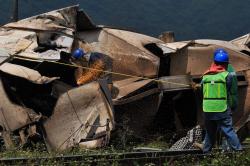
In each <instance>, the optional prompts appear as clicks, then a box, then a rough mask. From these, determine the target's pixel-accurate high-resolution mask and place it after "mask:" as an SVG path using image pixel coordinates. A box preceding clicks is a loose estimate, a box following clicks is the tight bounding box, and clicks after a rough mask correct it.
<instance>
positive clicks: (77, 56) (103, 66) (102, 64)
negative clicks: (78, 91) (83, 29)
mask: <svg viewBox="0 0 250 166" xmlns="http://www.w3.org/2000/svg"><path fill="white" fill-rule="evenodd" d="M72 62H73V63H75V64H77V65H79V66H83V67H88V68H89V69H83V68H80V67H79V68H78V69H77V71H76V75H75V77H76V83H77V84H78V85H83V84H85V83H88V82H91V81H93V80H97V79H98V78H101V79H106V80H107V83H108V86H109V89H110V90H111V89H112V74H111V73H110V72H112V60H111V58H110V57H109V56H107V55H105V54H102V53H99V52H85V51H84V50H83V49H82V48H77V49H75V50H74V51H73V53H72Z"/></svg>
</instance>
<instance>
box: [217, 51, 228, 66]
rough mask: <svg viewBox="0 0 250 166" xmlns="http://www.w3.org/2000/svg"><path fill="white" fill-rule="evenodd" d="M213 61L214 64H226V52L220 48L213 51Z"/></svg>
mask: <svg viewBox="0 0 250 166" xmlns="http://www.w3.org/2000/svg"><path fill="white" fill-rule="evenodd" d="M214 61H215V62H222V63H228V62H229V58H228V53H227V51H226V50H224V49H222V48H218V49H216V50H215V51H214Z"/></svg>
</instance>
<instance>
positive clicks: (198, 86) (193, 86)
mask: <svg viewBox="0 0 250 166" xmlns="http://www.w3.org/2000/svg"><path fill="white" fill-rule="evenodd" d="M191 87H192V89H193V90H195V91H196V90H197V89H199V88H200V87H201V85H200V84H197V83H195V82H192V83H191Z"/></svg>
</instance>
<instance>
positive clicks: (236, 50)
mask: <svg viewBox="0 0 250 166" xmlns="http://www.w3.org/2000/svg"><path fill="white" fill-rule="evenodd" d="M248 39H249V34H248V35H245V36H243V37H240V38H238V39H235V40H232V41H230V42H228V41H220V40H208V39H205V40H204V39H203V40H192V41H178V42H174V39H173V40H171V42H169V41H168V40H167V39H166V40H165V41H167V43H165V42H164V41H162V40H160V39H157V38H154V37H150V36H146V35H143V34H139V33H136V32H132V31H128V30H122V29H117V28H112V27H106V26H97V25H95V24H94V23H93V22H92V21H91V20H90V18H89V17H88V16H87V15H86V14H85V13H84V12H83V11H81V10H79V8H78V6H71V7H67V8H63V9H59V10H56V11H52V12H48V13H45V14H41V15H38V16H34V17H31V18H27V19H24V20H20V21H18V22H12V23H9V24H6V25H4V26H2V27H1V28H0V48H1V49H0V60H1V66H0V77H1V80H0V93H1V94H0V95H1V101H0V110H1V113H0V128H1V132H2V135H3V139H4V142H5V146H6V147H7V148H11V147H13V146H14V144H15V143H13V142H12V140H13V138H12V135H16V136H17V137H18V139H19V142H20V144H22V145H24V144H26V143H27V140H29V139H30V140H39V141H44V142H45V144H46V146H47V149H48V150H51V151H62V150H66V149H70V148H73V147H78V146H79V147H81V148H100V147H103V146H106V145H108V144H109V140H110V137H111V132H112V131H114V130H115V126H116V124H119V123H122V122H123V121H124V120H127V119H128V121H127V122H126V123H127V124H128V127H129V128H130V129H131V130H132V131H133V132H134V133H136V134H137V135H140V136H146V135H147V130H148V129H149V128H151V127H152V126H155V127H156V128H165V129H171V130H182V129H184V128H188V129H191V128H193V127H194V126H196V125H197V124H200V125H202V122H203V117H202V116H201V115H202V109H201V98H200V96H199V95H200V94H199V92H197V91H193V89H192V86H191V84H192V83H193V82H196V83H199V82H200V80H201V76H202V74H203V72H204V71H205V70H206V69H207V68H208V67H209V65H210V64H211V62H212V59H213V58H212V55H213V54H212V53H213V52H214V50H215V49H216V48H219V47H220V48H224V49H226V50H227V51H228V52H229V56H230V60H231V64H232V65H233V67H234V68H235V70H236V72H237V78H238V86H239V98H240V99H239V100H240V103H239V107H238V111H237V112H236V113H234V115H233V119H234V127H235V128H236V130H237V131H239V132H238V134H239V136H240V139H241V140H244V138H245V137H246V135H247V134H246V133H248V134H249V117H250V102H249V101H250V86H248V83H249V82H250V57H249V55H250V48H249V40H248ZM79 47H80V48H83V49H84V50H87V51H93V52H101V53H103V54H106V55H108V56H110V58H111V59H112V61H113V71H112V77H113V85H114V87H115V89H114V92H113V91H112V92H110V91H109V90H108V87H107V82H106V81H105V80H101V79H99V80H95V81H93V82H90V83H88V84H84V85H81V86H78V85H77V84H76V82H75V79H74V71H75V70H76V68H77V67H78V66H75V65H72V64H71V63H70V62H69V61H67V59H69V56H70V54H71V52H72V51H74V50H75V49H76V48H79ZM114 94H115V95H114ZM112 97H113V98H112ZM159 126H160V127H159Z"/></svg>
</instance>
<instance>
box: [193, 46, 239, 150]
mask: <svg viewBox="0 0 250 166" xmlns="http://www.w3.org/2000/svg"><path fill="white" fill-rule="evenodd" d="M228 63H229V57H228V53H227V52H226V51H225V50H224V49H217V50H216V51H215V52H214V63H213V64H212V65H211V67H210V69H209V70H208V71H206V72H205V73H204V75H203V77H202V91H203V105H202V107H203V112H204V117H205V129H206V136H205V140H204V144H203V145H202V146H199V145H197V144H196V143H195V144H194V146H196V147H199V148H201V149H202V150H203V152H205V153H206V152H209V151H211V149H212V147H213V145H214V143H215V141H216V133H217V130H221V131H222V132H223V134H224V135H225V137H226V139H227V142H228V144H229V146H230V147H231V149H233V150H242V147H241V144H240V142H239V139H238V137H237V135H236V133H235V131H234V129H233V126H232V108H231V106H232V104H230V98H231V96H230V91H231V88H232V82H233V77H234V75H233V74H232V72H228V71H227V69H228ZM236 83H237V82H236Z"/></svg>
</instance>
